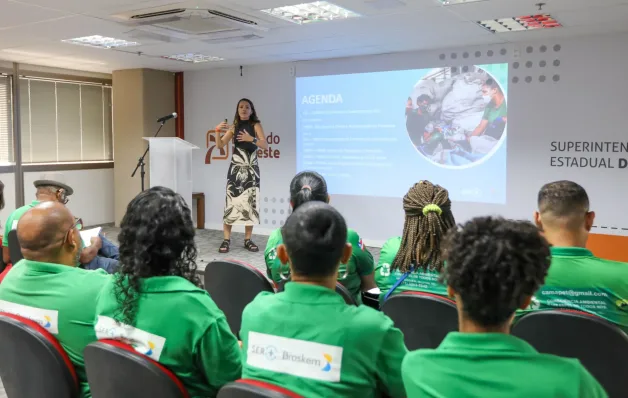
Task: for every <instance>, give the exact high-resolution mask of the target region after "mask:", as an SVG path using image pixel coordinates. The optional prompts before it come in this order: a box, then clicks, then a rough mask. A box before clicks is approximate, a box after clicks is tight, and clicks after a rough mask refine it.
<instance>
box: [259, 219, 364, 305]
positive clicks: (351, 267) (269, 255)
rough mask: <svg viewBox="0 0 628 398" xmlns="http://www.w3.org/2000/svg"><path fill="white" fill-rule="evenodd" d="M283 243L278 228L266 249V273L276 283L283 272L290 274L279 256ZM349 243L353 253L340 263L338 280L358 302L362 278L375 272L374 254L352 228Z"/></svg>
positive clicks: (349, 231) (269, 239) (348, 237)
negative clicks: (279, 249) (280, 246)
mask: <svg viewBox="0 0 628 398" xmlns="http://www.w3.org/2000/svg"><path fill="white" fill-rule="evenodd" d="M282 243H283V237H282V236H281V229H280V228H277V229H276V230H275V231H273V233H272V234H271V235H270V237H269V238H268V243H267V244H266V250H265V251H264V258H265V260H266V274H267V275H268V277H269V278H270V279H272V280H273V282H275V283H276V284H278V283H279V282H281V281H282V278H281V274H282V273H283V275H284V277H288V276H289V274H290V268H289V266H288V264H286V265H282V264H281V261H279V259H278V258H277V246H279V245H281V244H282ZM347 243H350V244H351V246H352V247H353V253H352V254H351V258H350V259H349V262H348V263H347V264H340V269H339V270H338V282H340V283H342V284H343V286H344V287H346V288H347V290H349V292H351V294H352V295H353V297H354V298H355V300H356V301H357V302H358V303H361V302H362V295H361V294H360V292H361V289H360V287H361V286H362V279H360V278H361V277H362V276H366V275H370V274H372V273H373V267H374V261H373V255H372V254H371V253H370V252H369V251H368V250H366V247H365V246H364V243H362V238H360V235H358V233H357V232H355V231H354V230H352V229H348V230H347ZM347 267H348V273H347V276H346V278H344V279H342V278H343V277H344V275H345V273H346V272H347Z"/></svg>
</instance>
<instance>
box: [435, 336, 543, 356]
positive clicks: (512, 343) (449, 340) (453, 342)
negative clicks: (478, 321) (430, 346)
mask: <svg viewBox="0 0 628 398" xmlns="http://www.w3.org/2000/svg"><path fill="white" fill-rule="evenodd" d="M438 349H439V350H465V351H493V352H495V351H501V352H504V351H509V352H521V353H535V352H537V351H536V350H535V349H534V348H533V347H532V346H531V345H530V344H528V343H526V342H525V341H523V340H521V339H520V338H517V337H514V336H511V335H509V334H503V333H460V332H451V333H449V334H448V335H447V336H446V337H445V339H444V340H443V342H442V343H441V344H440V346H438Z"/></svg>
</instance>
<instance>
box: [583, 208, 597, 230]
mask: <svg viewBox="0 0 628 398" xmlns="http://www.w3.org/2000/svg"><path fill="white" fill-rule="evenodd" d="M594 221H595V212H594V211H590V212H588V213H587V215H586V216H585V217H584V227H585V228H586V230H587V232H589V231H591V228H593V222H594Z"/></svg>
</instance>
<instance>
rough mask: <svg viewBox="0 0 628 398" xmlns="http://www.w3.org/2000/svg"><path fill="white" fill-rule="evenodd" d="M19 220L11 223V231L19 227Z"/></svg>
mask: <svg viewBox="0 0 628 398" xmlns="http://www.w3.org/2000/svg"><path fill="white" fill-rule="evenodd" d="M18 221H19V220H13V223H12V224H11V231H13V230H14V229H17V222H18Z"/></svg>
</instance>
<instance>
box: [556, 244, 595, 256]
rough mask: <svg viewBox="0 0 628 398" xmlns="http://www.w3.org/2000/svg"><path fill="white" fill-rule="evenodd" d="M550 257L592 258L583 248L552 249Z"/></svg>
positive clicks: (587, 250)
mask: <svg viewBox="0 0 628 398" xmlns="http://www.w3.org/2000/svg"><path fill="white" fill-rule="evenodd" d="M550 251H551V253H552V256H560V257H593V253H592V252H591V250H589V249H585V248H584V247H556V246H554V247H552V248H550Z"/></svg>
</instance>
